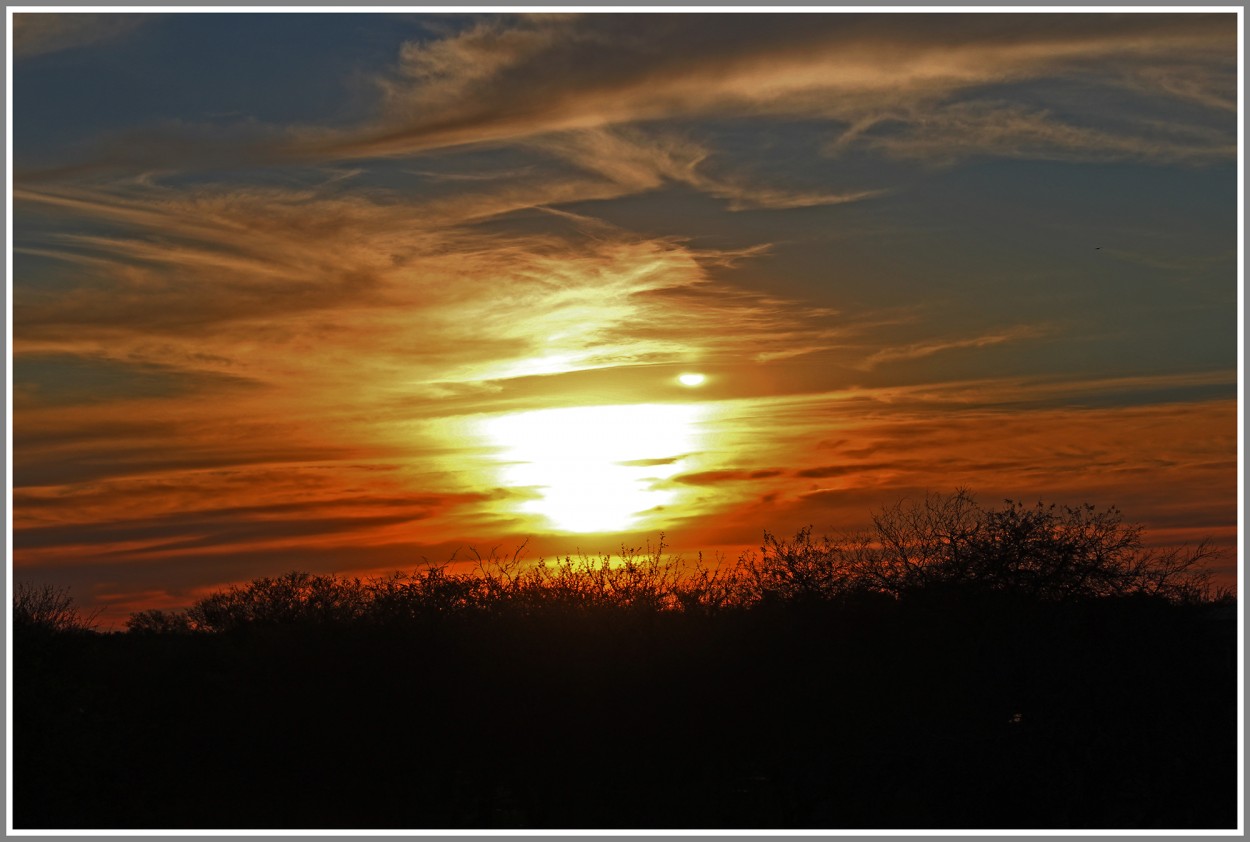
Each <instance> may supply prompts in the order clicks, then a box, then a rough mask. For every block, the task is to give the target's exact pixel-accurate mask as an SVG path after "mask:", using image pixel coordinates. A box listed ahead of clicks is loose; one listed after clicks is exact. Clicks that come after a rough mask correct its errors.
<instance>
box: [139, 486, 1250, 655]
mask: <svg viewBox="0 0 1250 842" xmlns="http://www.w3.org/2000/svg"><path fill="white" fill-rule="evenodd" d="M1142 536H1143V528H1142V527H1141V526H1140V525H1135V524H1129V523H1126V522H1125V521H1124V518H1123V516H1122V515H1121V513H1120V512H1119V510H1118V509H1115V508H1108V509H1104V510H1098V509H1096V508H1095V507H1094V506H1092V505H1083V506H1076V507H1073V506H1058V505H1053V504H1052V505H1046V504H1042V503H1039V504H1037V505H1036V506H1033V507H1026V506H1025V505H1023V504H1022V503H1019V502H1016V501H1010V500H1009V501H1006V503H1005V504H1004V505H1003V506H1001V507H999V508H996V509H986V508H983V507H981V506H979V505H978V504H977V503H976V501H975V499H974V498H973V497H972V495H971V494H970V493H969V492H968V491H966V490H959V491H956V492H955V493H953V494H950V495H938V494H930V495H928V496H926V497H925V498H923V499H922V500H919V501H904V502H900V503H897V504H895V505H893V506H890V507H887V508H884V509H882V510H881V511H879V512H878V513H877V514H876V515H875V516H874V517H873V528H872V529H871V530H870V531H868V532H863V533H857V534H849V535H845V536H842V537H839V538H831V537H828V536H825V537H816V536H814V534H813V532H812V529H811V528H810V527H808V528H804V529H801V530H799V531H798V533H797V534H795V536H794V537H793V538H780V537H778V536H776V535H774V534H772V533H769V532H765V534H764V540H763V543H762V545H761V547H760V548H759V551H758V552H749V553H746V554H744V555H743V556H741V557H740V558H739V559H738V560H737V561H736V562H735V563H728V564H727V563H725V561H724V560H723V559H721V560H717V561H716V562H715V563H714V564H707V563H705V561H704V559H703V558H702V556H701V555H700V556H699V558H698V559H697V561H695V562H694V563H693V564H687V563H685V562H684V561H683V559H681V558H679V557H672V556H668V555H666V554H665V550H666V545H665V543H664V536H663V534H661V536H660V540H659V542H658V544H656V545H655V546H652V545H651V544H650V543H648V544H647V545H646V546H645V547H644V548H631V547H624V546H623V547H622V548H621V552H620V555H619V556H618V557H612V556H610V555H598V556H587V555H585V554H579V555H577V556H565V557H563V558H559V559H555V560H551V561H549V560H545V559H540V560H538V561H537V562H533V563H530V562H526V561H525V560H524V559H522V557H521V549H522V548H518V550H517V551H516V552H514V553H513V554H512V555H510V556H502V555H500V554H498V552H497V551H491V552H490V553H489V554H487V555H486V556H482V555H481V554H480V553H477V552H476V551H474V557H475V562H476V563H475V566H474V569H472V570H470V571H465V572H451V571H450V570H449V567H450V563H448V564H443V565H426V566H425V567H424V568H423V569H419V570H417V571H414V572H412V573H407V574H405V573H395V574H393V575H392V576H389V577H382V578H370V579H360V578H348V577H342V576H337V575H314V574H311V573H306V572H292V573H288V574H286V575H283V576H278V577H274V578H258V579H255V580H253V581H251V582H250V583H248V584H246V585H242V586H234V587H231V588H229V589H227V590H224V591H221V592H218V593H214V594H212V595H211V596H208V597H206V598H204V599H201V600H199V601H198V602H196V603H195V604H194V605H192V606H191V607H190V608H189V609H187V610H185V611H172V612H167V611H155V610H150V611H143V612H140V613H137V614H135V615H133V616H132V617H131V618H130V620H129V621H128V623H127V627H128V629H129V630H130V631H132V632H136V633H175V632H191V631H209V632H220V631H230V630H233V629H239V628H244V627H264V626H289V625H302V626H313V625H319V626H327V625H344V624H358V623H364V624H388V623H400V622H411V621H418V620H422V619H430V618H432V617H438V616H450V615H457V614H497V615H518V614H522V615H523V614H528V613H534V612H538V611H546V612H551V611H562V612H566V613H568V612H572V613H578V612H582V613H584V612H591V611H616V612H622V611H628V612H642V613H655V612H674V611H676V612H693V613H703V614H706V613H709V612H717V611H725V610H742V609H749V608H751V607H753V606H757V605H776V604H802V603H811V602H831V601H838V600H848V599H855V598H862V597H873V596H878V597H889V598H892V599H904V598H908V597H912V596H917V595H920V594H929V595H933V594H939V593H947V594H949V593H954V592H959V593H962V594H965V595H973V594H983V595H993V594H998V595H1004V596H1009V597H1013V598H1016V599H1026V600H1036V601H1042V602H1065V601H1076V600H1088V599H1099V598H1109V597H1129V596H1139V597H1151V598H1155V599H1160V600H1165V601H1168V602H1172V603H1199V602H1214V601H1219V600H1227V599H1231V596H1232V595H1231V592H1230V591H1228V590H1227V589H1219V588H1215V587H1213V585H1212V583H1211V573H1210V570H1209V567H1208V566H1207V565H1208V562H1210V561H1211V560H1212V559H1213V558H1215V557H1216V556H1217V553H1216V552H1215V550H1213V549H1212V547H1211V546H1210V545H1209V544H1207V543H1202V544H1199V545H1198V546H1197V547H1194V548H1173V549H1170V550H1153V549H1148V548H1146V547H1144V545H1143V540H1142Z"/></svg>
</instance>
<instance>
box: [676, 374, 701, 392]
mask: <svg viewBox="0 0 1250 842" xmlns="http://www.w3.org/2000/svg"><path fill="white" fill-rule="evenodd" d="M706 380H707V376H706V375H704V374H699V373H698V372H694V371H689V372H686V373H685V374H679V375H677V382H679V383H681V385H683V386H690V387H692V388H693V387H695V386H702V385H703V383H704V381H706Z"/></svg>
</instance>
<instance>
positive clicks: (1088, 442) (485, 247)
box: [10, 12, 1240, 622]
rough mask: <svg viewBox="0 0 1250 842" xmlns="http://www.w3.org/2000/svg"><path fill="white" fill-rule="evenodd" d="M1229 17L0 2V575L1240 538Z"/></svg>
mask: <svg viewBox="0 0 1250 842" xmlns="http://www.w3.org/2000/svg"><path fill="white" fill-rule="evenodd" d="M1237 32H1238V27H1237V18H1236V15H1235V14H1232V13H1229V14H1146V13H1122V14H1081V13H1062V14H991V13H971V14H944V13H935V14H918V13H899V14H890V13H874V14H851V13H840V12H835V13H811V14H795V13H788V14H776V13H767V14H712V13H703V14H640V13H623V14H573V13H569V14H469V13H463V14H419V13H369V14H364V13H361V14H337V13H272V14H270V13H244V14H238V13H164V14H111V13H80V14H65V13H18V14H14V15H12V39H13V40H12V49H11V51H10V56H11V73H12V80H13V103H12V107H13V110H12V114H13V121H12V135H11V147H10V148H11V152H12V162H13V170H12V201H13V230H12V238H11V241H10V255H11V259H12V272H13V274H12V277H13V285H12V310H11V327H12V338H13V345H12V362H13V382H12V387H11V413H12V424H13V442H12V453H13V479H12V483H13V487H12V518H13V532H12V538H13V557H12V564H13V571H14V577H15V579H17V580H26V581H32V582H40V583H51V584H55V585H59V586H68V587H70V588H71V590H72V593H73V594H74V595H75V596H76V597H77V599H78V600H79V601H80V602H81V603H83V604H85V605H87V606H88V607H94V608H100V609H102V610H103V611H104V613H103V614H102V616H103V617H104V618H105V619H106V620H108V621H109V622H120V619H122V618H124V617H125V616H126V615H127V614H128V613H129V612H131V611H135V610H139V609H144V608H153V607H157V608H168V607H177V606H184V605H187V604H189V603H190V602H191V601H193V600H194V599H196V598H198V597H200V596H203V595H205V594H207V593H209V592H212V591H214V590H218V589H221V588H223V587H225V586H227V585H229V584H231V583H237V582H242V581H246V580H249V579H251V578H255V577H258V576H271V575H278V574H281V573H285V572H288V571H291V570H305V571H310V572H316V573H337V574H342V575H348V576H367V575H375V574H379V573H385V572H389V571H394V570H408V571H411V570H413V569H414V568H416V567H418V566H420V565H422V564H425V563H436V564H438V563H443V562H446V561H448V560H451V559H453V558H454V559H463V558H466V557H469V555H470V554H471V552H472V550H473V549H477V550H478V551H479V552H482V553H483V554H485V553H487V552H489V551H490V549H492V548H496V547H498V548H500V549H501V550H502V551H503V552H506V553H511V552H512V551H513V550H515V549H516V548H517V547H519V546H521V544H522V543H523V542H527V541H528V543H527V544H526V545H525V553H526V554H527V555H528V556H529V557H537V556H540V555H542V556H546V557H551V556H555V555H561V556H562V555H564V554H566V553H575V552H578V551H581V552H588V553H599V552H615V551H617V550H619V549H620V548H621V547H622V545H624V546H627V547H631V546H644V545H646V544H647V543H648V542H650V543H651V544H652V545H655V544H657V543H658V542H659V541H660V540H661V539H660V536H661V534H662V535H663V536H664V537H663V541H664V543H665V545H666V546H667V547H669V548H671V550H672V551H673V552H674V553H676V554H679V555H681V556H682V557H685V558H692V557H694V556H695V555H696V554H697V553H699V552H702V553H704V555H705V557H707V558H713V557H715V556H716V555H717V554H719V555H721V556H723V557H725V558H728V559H732V558H736V556H737V555H738V553H740V552H741V551H742V550H743V549H745V548H748V547H751V546H758V544H759V543H760V541H761V539H762V537H763V534H764V531H765V530H768V531H770V532H772V533H774V534H780V535H783V536H784V535H787V534H790V533H792V532H793V531H795V530H797V529H799V528H801V527H804V526H807V525H811V526H812V527H813V529H814V531H815V532H817V533H818V534H820V533H827V534H838V533H839V532H841V531H849V530H856V529H860V528H863V527H866V526H868V525H870V523H871V516H872V514H873V512H874V511H877V510H879V509H880V508H881V507H882V506H888V505H892V504H894V503H896V502H898V501H901V500H908V499H917V498H919V497H922V496H923V495H925V494H926V493H930V492H936V493H951V492H953V491H955V490H956V489H957V488H967V489H969V490H970V491H971V492H972V493H973V495H974V496H975V497H976V498H977V499H978V500H979V501H980V502H981V503H982V504H984V505H987V506H995V505H997V504H999V503H1001V502H1002V501H1003V500H1005V499H1014V500H1021V501H1024V502H1026V503H1029V504H1032V503H1034V502H1038V501H1046V502H1058V503H1061V504H1073V505H1076V504H1081V503H1086V502H1088V503H1092V504H1095V505H1097V506H1099V507H1106V506H1112V505H1114V506H1117V507H1118V508H1119V509H1120V510H1121V511H1123V512H1124V514H1125V517H1126V519H1127V520H1129V521H1132V522H1136V523H1141V524H1143V525H1144V526H1145V527H1146V529H1147V533H1146V538H1147V541H1148V542H1151V543H1152V544H1159V545H1161V546H1172V545H1177V544H1181V543H1186V542H1189V543H1194V542H1196V541H1199V540H1202V539H1204V538H1211V539H1212V540H1213V541H1214V543H1215V544H1216V545H1217V546H1218V547H1220V548H1221V549H1222V550H1223V551H1224V555H1223V557H1222V559H1221V560H1220V561H1219V562H1218V565H1219V567H1218V572H1219V574H1220V576H1222V577H1223V578H1224V580H1225V581H1231V577H1232V576H1234V574H1235V570H1236V539H1237V519H1238V506H1237V456H1238V454H1237V383H1238V320H1237V303H1238V288H1239V283H1240V278H1239V275H1238V249H1239V239H1238V227H1237V224H1238V222H1237V220H1238V216H1237V214H1238V198H1237V181H1238V180H1237V157H1238V148H1237V125H1238V110H1237V108H1238V100H1237V82H1238V67H1237Z"/></svg>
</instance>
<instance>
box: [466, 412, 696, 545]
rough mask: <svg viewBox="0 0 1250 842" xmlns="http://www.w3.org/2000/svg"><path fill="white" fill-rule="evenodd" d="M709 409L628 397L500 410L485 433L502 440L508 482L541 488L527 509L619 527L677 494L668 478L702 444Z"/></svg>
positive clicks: (558, 524)
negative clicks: (621, 401)
mask: <svg viewBox="0 0 1250 842" xmlns="http://www.w3.org/2000/svg"><path fill="white" fill-rule="evenodd" d="M705 412H706V409H704V408H701V407H699V406H696V405H689V404H628V405H623V406H583V407H572V408H568V409H542V410H536V411H533V412H519V413H513V414H510V415H502V416H497V417H495V418H491V419H489V420H487V421H485V422H483V424H482V433H483V434H484V435H485V436H486V438H487V439H488V440H490V441H491V442H492V443H493V444H495V445H496V446H498V447H499V448H500V452H499V454H498V456H497V457H496V458H498V460H499V461H500V463H501V471H502V477H501V479H502V482H503V484H504V485H507V486H509V487H512V488H530V489H533V490H534V491H535V493H536V494H537V496H536V497H535V498H533V499H531V500H527V501H526V502H525V503H523V504H522V505H521V510H522V511H525V512H529V513H532V514H537V515H541V516H542V517H544V518H545V519H546V520H547V521H548V522H549V523H550V525H551V526H552V527H554V528H555V529H558V530H561V531H564V532H615V531H619V530H622V529H629V528H632V527H634V526H635V525H637V524H638V522H639V520H640V519H641V518H642V516H643V515H644V514H645V513H647V512H651V511H652V510H654V509H656V508H657V507H660V506H667V505H669V504H671V503H672V502H673V501H674V497H675V495H676V493H677V492H676V491H675V490H674V489H671V488H664V487H662V485H663V482H662V481H663V480H665V479H668V478H669V477H671V476H673V475H675V474H677V473H678V472H679V471H682V470H685V469H686V466H684V465H683V462H684V461H685V458H686V457H687V456H688V455H690V454H692V453H693V452H694V451H696V450H698V448H699V440H700V439H701V437H702V434H701V431H700V426H699V422H700V421H702V420H703V417H704V414H705Z"/></svg>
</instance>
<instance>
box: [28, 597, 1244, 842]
mask: <svg viewBox="0 0 1250 842" xmlns="http://www.w3.org/2000/svg"><path fill="white" fill-rule="evenodd" d="M14 673H15V674H14V682H15V684H14V747H13V762H14V799H15V800H14V821H15V825H16V827H17V828H18V829H32V828H56V829H78V828H197V829H218V828H221V829H228V828H290V829H297V828H345V829H347V828H360V829H366V828H414V829H417V828H420V829H438V828H602V829H609V828H638V829H649V828H707V829H715V828H830V829H846V828H850V829H854V828H1015V829H1027V828H1039V829H1050V828H1056V829H1057V828H1124V829H1130V828H1140V829H1145V828H1169V829H1203V828H1234V827H1235V826H1236V824H1237V818H1238V817H1237V813H1236V810H1237V791H1236V786H1237V768H1236V763H1237V693H1236V691H1237V687H1236V676H1237V670H1236V623H1235V619H1233V617H1232V616H1231V612H1230V611H1228V610H1227V606H1225V608H1224V609H1222V610H1221V609H1213V608H1211V607H1209V606H1190V607H1180V606H1174V605H1168V604H1164V603H1156V602H1152V601H1148V600H1142V599H1126V600H1117V601H1101V602H1090V603H1084V604H1075V605H1062V606H1061V605H1037V604H1027V603H1012V602H1007V601H980V602H975V603H969V602H966V601H964V600H961V599H958V598H955V597H951V596H943V597H933V596H930V597H925V598H923V599H916V600H911V601H903V602H896V601H894V600H880V601H877V600H873V601H868V602H863V603H860V604H852V605H827V604H821V605H814V606H810V607H806V608H805V607H803V606H802V605H794V604H791V605H787V606H785V607H784V608H778V609H774V610H770V609H769V607H768V606H767V605H764V606H757V607H755V608H753V609H750V610H736V611H727V612H723V613H719V614H714V615H711V616H705V617H701V616H695V615H684V614H680V613H668V614H654V613H647V612H631V611H629V610H626V609H612V610H607V609H603V610H594V611H588V612H585V613H580V614H578V613H570V612H568V611H558V610H552V611H549V612H545V613H543V612H540V613H539V614H538V615H536V616H530V617H526V618H523V619H522V618H519V617H497V616H496V617H492V616H482V615H472V616H466V617H429V618H426V619H425V620H422V621H420V622H415V623H410V624H407V625H404V626H403V627H398V626H392V627H386V628H379V627H373V628H371V627H368V626H363V627H352V628H341V627H278V628H269V629H252V630H245V631H241V632H237V633H220V634H192V635H156V634H153V635H139V634H128V635H122V634H115V635H99V634H90V633H85V634H59V635H28V636H26V637H21V636H19V638H18V639H16V640H15V665H14Z"/></svg>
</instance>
